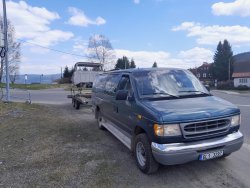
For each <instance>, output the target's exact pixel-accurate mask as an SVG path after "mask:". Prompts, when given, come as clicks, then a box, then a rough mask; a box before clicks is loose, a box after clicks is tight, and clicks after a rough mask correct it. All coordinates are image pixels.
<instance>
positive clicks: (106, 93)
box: [92, 68, 243, 174]
mask: <svg viewBox="0 0 250 188" xmlns="http://www.w3.org/2000/svg"><path fill="white" fill-rule="evenodd" d="M92 103H93V109H94V112H95V118H96V119H97V122H98V127H99V128H100V129H107V130H108V131H110V132H111V133H112V134H113V135H114V136H115V137H117V138H118V139H119V140H120V141H121V142H122V143H123V144H124V145H125V146H127V147H128V148H129V149H130V150H131V151H132V152H133V154H134V156H135V160H136V163H137V166H138V167H139V169H140V170H141V171H142V172H144V173H146V174H150V173H153V172H155V171H156V170H157V169H158V166H159V164H163V165H175V164H183V163H187V162H190V161H194V160H200V161H204V160H209V159H214V158H219V157H226V156H228V155H230V154H231V153H232V152H234V151H237V150H239V149H240V147H241V146H242V144H243V135H242V133H241V132H240V131H239V128H240V119H241V117H240V110H239V108H238V107H236V106H235V105H233V104H231V103H230V102H227V101H225V100H223V99H220V98H218V97H215V96H213V95H211V94H210V92H209V91H208V90H207V89H206V88H205V87H204V86H203V85H202V84H201V83H200V81H199V80H198V79H197V78H196V77H195V76H194V75H193V74H192V73H191V72H189V71H188V70H184V69H175V68H149V69H126V70H118V71H110V72H105V73H102V74H100V75H98V76H97V77H96V80H95V82H94V84H93V90H92Z"/></svg>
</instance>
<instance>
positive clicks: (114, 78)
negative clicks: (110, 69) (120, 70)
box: [105, 74, 120, 94]
mask: <svg viewBox="0 0 250 188" xmlns="http://www.w3.org/2000/svg"><path fill="white" fill-rule="evenodd" d="M119 80H120V75H119V74H111V75H109V76H108V79H107V82H106V86H105V91H106V92H107V93H108V94H114V93H115V92H116V89H117V85H118V83H119Z"/></svg>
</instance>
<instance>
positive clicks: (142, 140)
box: [134, 133, 159, 174]
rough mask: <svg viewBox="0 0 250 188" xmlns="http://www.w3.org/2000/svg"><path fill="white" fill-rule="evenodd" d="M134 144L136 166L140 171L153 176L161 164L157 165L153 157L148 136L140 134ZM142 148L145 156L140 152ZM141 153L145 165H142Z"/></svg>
mask: <svg viewBox="0 0 250 188" xmlns="http://www.w3.org/2000/svg"><path fill="white" fill-rule="evenodd" d="M134 144H135V145H134V156H135V160H136V164H137V166H138V167H139V169H140V170H141V171H142V172H143V173H145V174H152V173H154V172H156V171H157V170H158V168H159V163H157V162H156V161H155V159H154V157H153V154H152V150H151V145H150V142H149V140H148V137H147V135H146V134H145V133H142V134H138V135H137V136H136V137H135V142H134ZM141 146H142V147H143V151H144V152H143V154H142V152H140V151H141V150H140V149H139V148H140V147H141ZM139 150H140V151H139ZM139 153H141V156H142V158H144V159H145V161H144V165H143V164H142V163H143V162H142V161H143V160H142V159H141V157H140V154H139Z"/></svg>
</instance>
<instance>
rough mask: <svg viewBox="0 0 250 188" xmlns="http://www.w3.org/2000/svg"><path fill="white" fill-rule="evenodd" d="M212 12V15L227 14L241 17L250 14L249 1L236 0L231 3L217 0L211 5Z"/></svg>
mask: <svg viewBox="0 0 250 188" xmlns="http://www.w3.org/2000/svg"><path fill="white" fill-rule="evenodd" d="M212 12H213V14H214V15H217V16H221V15H225V16H229V15H240V16H242V17H246V16H250V1H249V0H236V1H234V2H231V3H224V2H219V3H215V4H213V5H212Z"/></svg>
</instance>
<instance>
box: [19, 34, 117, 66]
mask: <svg viewBox="0 0 250 188" xmlns="http://www.w3.org/2000/svg"><path fill="white" fill-rule="evenodd" d="M17 40H18V41H20V42H22V43H27V44H31V45H34V46H38V47H40V48H44V49H48V50H51V51H54V52H57V53H62V54H67V55H72V56H76V57H82V58H89V57H88V56H86V55H85V56H84V55H79V54H74V53H70V52H65V51H62V50H57V49H54V48H49V47H46V46H42V45H40V44H36V43H33V42H28V41H25V40H21V39H17ZM111 63H114V62H108V63H105V64H106V65H107V64H111Z"/></svg>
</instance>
